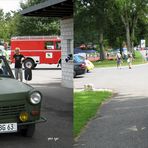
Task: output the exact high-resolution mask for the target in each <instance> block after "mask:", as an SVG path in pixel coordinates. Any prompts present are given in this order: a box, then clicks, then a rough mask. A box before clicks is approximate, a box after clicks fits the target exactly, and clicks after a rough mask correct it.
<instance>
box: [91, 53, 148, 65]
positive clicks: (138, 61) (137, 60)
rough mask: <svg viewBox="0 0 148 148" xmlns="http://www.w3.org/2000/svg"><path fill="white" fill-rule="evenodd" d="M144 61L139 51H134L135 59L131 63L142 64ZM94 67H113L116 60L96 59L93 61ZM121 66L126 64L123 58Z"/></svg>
mask: <svg viewBox="0 0 148 148" xmlns="http://www.w3.org/2000/svg"><path fill="white" fill-rule="evenodd" d="M144 63H146V61H145V60H144V58H143V57H142V55H141V53H140V52H139V51H135V59H134V61H133V63H132V64H133V65H138V64H144ZM93 64H94V65H95V67H115V66H116V60H104V61H98V62H94V63H93ZM122 66H127V62H126V61H124V60H123V63H122Z"/></svg>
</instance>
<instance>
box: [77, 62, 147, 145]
mask: <svg viewBox="0 0 148 148" xmlns="http://www.w3.org/2000/svg"><path fill="white" fill-rule="evenodd" d="M74 81H75V82H74V84H75V88H77V89H80V88H83V86H84V84H89V83H91V84H93V85H94V87H95V88H108V89H112V90H113V91H114V93H116V94H115V96H114V97H113V98H112V99H111V100H109V101H107V102H105V103H104V104H103V105H102V107H101V110H100V111H99V112H98V113H97V115H96V117H95V118H94V119H93V120H92V121H91V122H89V124H88V125H87V126H86V128H85V130H83V131H82V133H81V135H80V137H79V138H77V139H76V142H75V144H74V147H75V148H148V140H147V139H148V64H146V65H140V66H134V67H133V69H128V67H122V69H117V68H96V69H95V70H94V71H93V72H92V73H88V74H86V75H85V76H84V77H79V78H76V79H75V80H74ZM90 101H91V100H90Z"/></svg>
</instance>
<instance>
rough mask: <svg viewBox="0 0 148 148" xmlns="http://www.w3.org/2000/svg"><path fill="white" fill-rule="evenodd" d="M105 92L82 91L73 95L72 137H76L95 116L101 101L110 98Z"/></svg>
mask: <svg viewBox="0 0 148 148" xmlns="http://www.w3.org/2000/svg"><path fill="white" fill-rule="evenodd" d="M111 95H112V93H111V92H107V91H82V92H75V93H74V136H75V137H76V136H78V135H79V133H80V132H81V130H82V129H83V127H84V126H85V125H86V124H87V122H88V121H89V120H90V119H91V118H92V117H94V116H95V115H96V112H97V110H98V109H99V106H100V105H101V103H102V101H104V100H106V99H107V98H109V97H111Z"/></svg>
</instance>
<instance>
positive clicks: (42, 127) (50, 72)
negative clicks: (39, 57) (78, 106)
mask: <svg viewBox="0 0 148 148" xmlns="http://www.w3.org/2000/svg"><path fill="white" fill-rule="evenodd" d="M11 67H13V65H11ZM32 73H33V79H32V81H29V82H28V84H30V85H32V86H33V87H35V88H36V89H38V90H40V91H41V92H42V94H43V102H42V110H41V114H42V116H44V117H46V118H47V122H45V123H41V124H37V127H36V132H35V135H34V136H33V137H32V138H26V137H22V136H21V135H20V134H1V135H0V139H1V140H0V146H1V147H2V148H48V147H49V148H70V147H71V145H72V141H73V138H72V94H73V90H72V89H68V88H63V87H61V70H60V69H59V68H58V69H57V68H56V65H39V66H38V67H37V68H36V69H35V70H33V71H32ZM24 82H25V81H24Z"/></svg>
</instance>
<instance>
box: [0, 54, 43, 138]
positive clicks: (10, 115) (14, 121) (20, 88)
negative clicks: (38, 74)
mask: <svg viewBox="0 0 148 148" xmlns="http://www.w3.org/2000/svg"><path fill="white" fill-rule="evenodd" d="M41 101H42V95H41V93H40V92H39V91H37V90H36V89H34V88H33V87H31V86H30V85H27V84H25V83H22V82H20V81H18V80H16V79H14V76H13V73H12V71H11V69H10V67H9V64H8V63H7V61H6V58H5V57H4V56H0V133H12V132H21V133H22V134H23V135H24V136H28V137H31V136H33V133H34V131H35V124H36V123H39V122H44V121H45V119H44V118H42V117H40V108H41Z"/></svg>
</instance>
